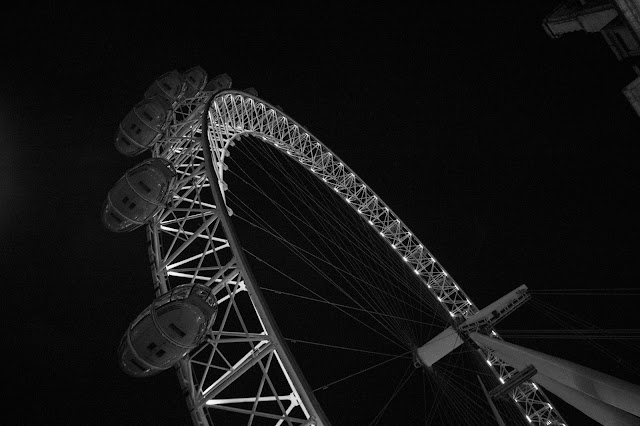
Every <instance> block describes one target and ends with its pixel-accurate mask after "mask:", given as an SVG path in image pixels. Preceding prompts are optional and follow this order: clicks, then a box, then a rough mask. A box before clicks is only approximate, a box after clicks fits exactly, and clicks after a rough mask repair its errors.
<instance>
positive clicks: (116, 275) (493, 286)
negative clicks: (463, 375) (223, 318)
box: [0, 1, 640, 424]
mask: <svg viewBox="0 0 640 426" xmlns="http://www.w3.org/2000/svg"><path fill="white" fill-rule="evenodd" d="M554 4H555V1H546V2H533V3H527V4H526V5H518V6H517V7H516V6H514V5H513V4H511V3H507V2H477V3H475V2H473V3H472V4H471V5H466V6H465V7H464V8H463V7H462V6H461V5H459V4H450V5H447V4H438V5H437V6H433V9H432V10H429V11H428V12H418V11H417V10H414V9H407V8H403V7H399V5H398V7H388V8H383V9H377V10H376V8H375V7H371V5H368V7H367V8H366V10H365V9H361V8H353V9H350V8H346V7H343V8H335V9H332V10H328V9H326V8H324V7H319V8H316V9H313V8H307V7H306V6H305V8H304V9H303V8H302V7H300V8H297V9H294V10H290V9H288V8H286V7H285V6H283V5H275V4H273V5H270V6H269V7H264V8H263V9H260V10H256V9H253V8H251V7H250V6H249V5H248V4H247V5H244V6H243V7H242V8H238V9H236V10H225V9H223V8H221V7H219V6H218V5H215V4H208V5H206V6H203V5H191V4H180V3H177V4H172V5H170V6H165V7H163V6H156V5H154V4H147V5H146V7H145V8H144V10H142V9H140V8H136V9H135V10H133V9H130V8H128V7H126V6H119V7H117V8H116V7H111V6H105V7H104V8H103V9H101V10H98V9H95V10H94V11H91V12H89V11H85V10H78V9H75V8H72V7H70V6H60V5H59V6H46V7H34V8H31V9H28V10H21V9H12V10H10V11H9V13H8V14H7V15H5V18H6V20H7V21H8V22H7V23H6V24H7V25H6V26H5V28H4V30H3V32H4V35H3V39H2V42H1V43H2V45H3V46H4V49H3V50H4V52H3V53H4V61H3V65H2V67H3V71H2V73H3V75H4V77H3V78H2V83H1V85H0V146H1V148H2V152H1V153H0V220H1V227H0V242H1V245H0V247H1V250H2V253H0V254H1V255H2V257H1V258H2V265H3V267H2V269H1V271H0V277H1V279H2V282H3V283H4V286H5V288H6V289H8V292H7V294H6V297H4V298H3V306H4V308H3V311H4V313H5V314H8V315H7V321H6V322H5V327H6V328H5V332H8V333H7V334H5V335H8V337H9V338H8V339H6V340H5V345H6V346H5V352H6V353H7V354H8V355H9V359H10V361H8V362H7V361H5V369H6V370H7V371H8V372H9V375H8V377H9V379H8V382H9V392H10V394H11V395H12V396H13V397H15V398H16V399H17V401H18V406H16V407H15V408H14V409H13V410H9V411H5V412H4V414H3V417H4V416H7V415H8V416H9V419H10V420H12V421H11V422H9V423H12V422H16V423H25V424H33V423H38V422H43V423H50V424H54V423H64V424H102V423H111V424H134V423H137V424H180V423H182V422H184V421H185V420H187V417H186V407H185V405H184V402H183V399H182V397H181V396H180V394H179V389H178V385H177V383H176V380H175V378H174V377H172V376H171V374H170V373H167V374H165V375H160V376H157V377H154V378H151V379H149V380H145V381H136V380H132V379H129V378H128V377H126V376H124V375H123V374H122V373H121V372H120V371H119V370H118V368H117V359H116V355H115V350H116V347H117V344H118V341H119V338H120V336H121V333H122V332H123V331H124V330H125V328H126V326H127V324H128V323H129V321H130V320H131V319H132V318H133V317H134V316H135V315H136V314H137V312H139V311H140V310H141V309H142V308H144V307H145V306H146V305H147V304H148V303H149V302H150V298H151V284H150V279H149V278H150V275H149V271H148V269H147V263H146V256H147V255H146V243H145V238H144V236H143V235H142V234H143V233H142V231H139V232H136V233H134V234H128V235H114V234H110V233H108V232H107V231H106V230H104V229H103V228H102V227H101V224H100V221H99V211H100V206H101V203H102V202H103V199H104V197H105V196H106V193H107V191H108V190H109V188H110V187H111V186H112V184H113V183H115V181H116V180H117V179H118V178H119V177H120V176H121V175H122V174H123V173H124V171H125V170H126V169H127V168H129V167H131V166H133V165H134V164H135V163H136V162H137V161H138V160H136V159H133V160H132V159H126V158H123V157H122V156H120V155H119V154H118V153H117V152H116V151H115V149H114V148H113V144H112V138H113V134H114V132H115V130H116V127H117V125H118V123H119V121H120V120H121V119H122V117H124V115H125V114H126V113H127V111H128V110H129V108H130V107H131V106H132V105H133V104H134V103H135V102H137V101H138V100H139V98H140V97H141V95H142V93H143V91H144V90H145V88H146V87H147V86H148V85H149V84H150V83H151V82H152V81H153V80H154V79H155V78H156V77H157V76H158V75H160V74H162V73H164V72H166V71H169V70H171V69H179V70H181V71H183V70H185V69H187V68H189V67H191V66H194V65H201V66H202V67H203V68H205V69H206V70H207V71H208V72H209V74H210V75H215V74H218V73H222V72H226V73H228V74H229V75H231V77H232V78H233V80H234V87H236V88H240V89H242V88H246V87H249V86H254V87H256V88H257V89H258V91H259V94H260V96H261V97H262V98H264V99H266V100H268V101H270V102H271V103H273V104H279V105H282V106H283V108H284V109H285V111H286V113H287V114H289V115H290V116H291V117H293V118H294V119H295V120H297V121H298V122H300V123H301V124H302V125H304V126H305V127H306V128H307V129H309V130H310V131H311V132H312V133H313V134H314V135H315V136H317V137H318V138H319V139H320V140H322V141H323V142H325V143H326V144H327V145H328V146H329V147H330V148H331V149H332V150H333V151H334V152H335V153H336V154H337V155H339V156H340V157H341V158H342V159H343V160H344V161H345V162H346V163H347V164H348V165H349V166H350V167H351V168H352V169H353V170H354V171H355V172H356V173H358V175H359V176H360V177H362V178H363V180H364V181H365V182H367V183H368V184H369V185H370V186H371V187H372V188H373V189H374V190H375V191H376V192H377V193H378V194H379V195H380V196H381V197H382V198H383V199H384V200H385V202H386V203H387V204H388V205H389V206H390V207H391V208H392V209H393V210H394V211H395V212H396V213H397V214H398V215H399V217H401V218H402V219H403V221H404V222H405V223H407V224H408V225H409V226H410V228H411V229H412V230H413V231H414V232H415V233H416V235H418V236H419V237H420V239H421V240H422V241H423V242H424V243H425V244H427V246H428V247H429V249H430V250H431V251H432V252H433V253H434V254H436V256H437V257H438V260H439V261H440V262H441V263H442V264H443V265H444V266H445V267H446V268H447V270H448V271H449V272H450V273H451V274H452V275H453V276H454V277H455V278H456V281H457V282H458V283H460V284H461V285H462V286H463V288H464V289H465V291H466V292H467V293H468V294H469V295H470V296H471V297H472V298H473V299H474V301H475V302H476V303H477V304H478V305H480V306H483V305H485V304H487V303H489V302H491V301H492V300H494V299H496V298H498V297H499V296H501V295H502V294H504V293H505V292H506V291H509V290H511V289H512V288H514V287H516V286H517V285H519V284H521V283H526V284H527V285H528V286H529V287H530V288H532V289H549V288H613V287H615V288H617V287H636V286H637V284H636V283H637V275H638V274H637V258H638V251H637V245H636V240H637V237H638V225H637V221H636V219H634V218H635V217H636V210H635V208H634V206H635V202H636V198H637V180H636V177H635V174H634V172H635V165H636V162H637V147H636V135H637V131H638V128H639V124H640V118H639V117H638V116H637V115H636V114H635V112H634V111H633V109H632V108H631V106H630V105H629V104H628V103H627V101H626V99H625V98H624V96H623V95H622V94H621V89H622V88H623V87H624V86H625V85H626V84H628V83H629V82H630V81H631V80H632V79H633V78H634V73H633V71H632V70H631V69H630V68H629V67H626V66H624V65H623V64H620V63H618V62H617V61H616V59H615V57H614V56H613V53H612V52H611V51H610V50H609V49H608V47H607V46H606V44H605V42H604V40H603V39H602V38H601V36H599V35H597V34H595V35H587V34H584V33H576V34H569V35H566V36H564V37H562V38H560V39H558V40H552V39H550V38H549V37H548V36H547V35H546V34H545V33H544V31H543V29H542V27H541V20H542V19H543V17H544V15H545V14H547V13H548V12H549V11H551V10H552V8H553V6H554ZM557 302H558V304H559V305H561V306H563V308H564V309H567V310H572V311H574V312H578V313H580V314H581V315H583V316H585V317H586V318H588V319H589V320H591V321H593V322H595V323H597V324H598V325H601V326H603V327H611V328H634V327H635V326H637V315H636V313H635V312H636V307H635V303H633V301H630V300H629V299H628V298H622V297H608V298H600V299H599V298H595V297H564V298H563V299H562V300H560V299H559V300H558V301H557ZM523 321H525V320H523ZM532 321H533V320H532ZM530 327H532V328H536V325H535V324H531V325H530ZM553 345H555V346H557V347H558V349H559V351H560V352H562V351H563V349H562V344H560V343H558V342H554V343H553ZM564 352H567V353H569V355H571V352H572V351H571V346H570V345H567V344H565V348H564ZM573 355H575V358H574V360H575V361H579V362H583V361H585V359H586V358H588V356H587V355H586V354H585V353H584V352H578V353H573ZM5 359H6V358H5ZM630 361H633V360H630ZM631 380H632V381H634V380H635V382H636V383H637V377H636V378H635V379H633V378H631ZM16 385H17V386H16ZM14 418H15V419H22V420H20V421H18V420H13V419H14ZM567 420H569V421H570V420H571V418H570V417H569V416H567ZM334 422H335V423H336V424H340V422H339V420H334ZM3 423H4V422H3Z"/></svg>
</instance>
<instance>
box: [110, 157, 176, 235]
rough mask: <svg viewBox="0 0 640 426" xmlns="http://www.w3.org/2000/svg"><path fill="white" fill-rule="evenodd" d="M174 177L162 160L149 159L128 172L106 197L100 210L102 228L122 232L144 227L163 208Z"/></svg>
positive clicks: (173, 172)
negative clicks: (103, 226)
mask: <svg viewBox="0 0 640 426" xmlns="http://www.w3.org/2000/svg"><path fill="white" fill-rule="evenodd" d="M175 175H176V171H175V169H174V167H173V165H172V164H171V163H170V162H169V161H167V160H165V159H164V158H151V159H149V160H145V161H143V162H142V163H140V164H138V165H137V166H135V167H133V168H132V169H130V170H128V171H127V173H125V175H124V176H123V177H122V178H120V180H118V182H116V184H115V185H114V186H113V188H111V190H110V191H109V194H107V200H106V201H105V203H104V206H103V208H102V222H103V223H104V225H105V227H106V228H107V229H109V230H110V231H114V232H125V231H131V230H133V229H136V228H137V227H139V226H141V225H144V224H145V223H146V222H148V221H149V220H150V219H151V218H152V217H153V216H154V215H155V214H156V213H157V212H158V211H159V210H160V209H161V208H163V207H164V205H165V203H166V201H167V198H168V197H169V189H170V186H171V183H172V179H173V178H174V176H175Z"/></svg>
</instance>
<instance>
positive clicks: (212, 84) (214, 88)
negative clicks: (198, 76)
mask: <svg viewBox="0 0 640 426" xmlns="http://www.w3.org/2000/svg"><path fill="white" fill-rule="evenodd" d="M231 84H232V81H231V77H229V76H228V75H227V74H220V75H217V76H215V77H213V78H212V79H211V80H209V82H208V83H207V84H206V86H204V90H205V91H207V92H219V91H221V90H225V89H230V88H231Z"/></svg>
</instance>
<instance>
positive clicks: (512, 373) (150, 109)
mask: <svg viewBox="0 0 640 426" xmlns="http://www.w3.org/2000/svg"><path fill="white" fill-rule="evenodd" d="M116 148H117V149H118V150H119V151H120V152H121V153H123V154H124V155H127V156H133V155H137V154H140V153H143V152H150V153H151V159H149V160H146V161H144V162H142V163H141V164H140V165H138V166H136V167H134V168H133V169H131V170H129V171H128V172H127V173H126V174H125V176H124V177H123V178H122V179H121V180H119V181H118V183H117V184H116V185H115V186H114V188H113V189H112V190H111V191H110V192H109V196H108V198H107V201H106V202H105V205H104V208H103V221H104V223H105V225H106V226H107V227H108V228H109V229H111V230H113V231H116V232H122V231H128V230H133V229H136V228H141V227H144V229H145V230H146V236H147V241H148V255H149V256H148V262H149V264H150V267H151V271H152V276H153V285H152V286H150V288H153V290H154V292H155V297H156V300H155V301H154V302H153V303H152V304H151V305H150V306H149V308H147V309H146V310H145V311H143V312H142V313H141V314H140V315H139V316H138V317H137V318H136V319H135V320H134V321H132V323H131V325H130V327H129V329H128V330H127V332H126V333H125V336H124V337H123V341H122V343H121V347H120V351H119V353H120V357H121V365H122V367H123V370H125V371H126V372H127V373H129V374H130V375H146V374H153V373H156V372H159V371H162V370H166V369H169V368H173V369H175V371H176V373H177V376H178V380H179V382H180V385H181V387H182V389H183V391H184V394H185V398H186V401H187V405H188V409H189V411H190V413H191V417H192V420H193V422H194V424H203V425H205V424H291V425H294V424H308V425H311V424H318V425H320V424H329V422H330V421H332V422H334V423H335V424H342V423H349V424H389V423H393V424H417V423H423V424H424V423H425V422H426V423H427V424H492V422H495V417H496V411H497V412H499V414H500V416H501V417H504V418H505V419H508V424H528V423H533V424H541V425H542V424H544V425H547V424H549V425H550V424H555V425H562V424H566V421H565V419H564V417H563V416H562V414H560V412H559V410H558V409H557V407H555V406H554V404H553V403H552V401H551V400H550V399H549V398H548V396H547V395H546V394H545V392H544V391H543V389H541V387H540V386H538V385H537V384H536V383H535V381H534V380H530V379H531V376H529V377H526V378H522V377H519V379H521V380H519V381H518V383H514V382H513V380H512V379H514V378H516V377H518V375H519V373H521V372H522V371H524V370H522V369H518V368H516V367H514V366H513V365H511V364H510V363H508V362H506V361H505V360H503V359H502V358H501V357H500V356H497V355H496V353H495V351H494V350H493V349H492V348H490V347H488V346H482V345H479V344H478V343H477V342H476V341H475V340H474V339H472V338H469V335H470V334H472V333H481V334H482V335H484V336H490V338H494V339H496V340H500V339H499V333H498V332H497V331H496V330H495V329H494V327H493V326H494V325H495V323H496V322H497V320H498V319H499V318H500V319H501V318H502V317H506V315H507V314H510V313H511V310H512V309H514V308H515V307H516V305H519V304H520V303H524V301H526V299H527V298H528V297H527V295H526V288H524V289H523V288H521V287H519V288H518V289H516V290H514V292H513V295H512V297H511V298H510V299H508V301H507V302H505V303H503V304H502V305H497V307H495V309H494V308H492V309H491V314H492V315H493V316H487V315H485V314H484V313H483V312H484V311H483V308H484V307H482V306H481V307H478V306H476V305H475V303H474V302H473V300H472V298H471V297H470V296H469V295H467V293H466V292H465V291H464V290H463V288H462V285H460V284H459V283H457V282H456V281H455V280H454V278H453V277H452V276H451V275H450V274H449V273H448V272H447V270H446V269H445V268H444V266H443V265H441V264H440V263H439V262H438V260H437V258H436V256H434V254H432V253H431V252H430V251H429V250H428V248H427V247H426V246H425V245H424V244H423V243H422V242H421V241H420V240H419V239H418V236H416V235H415V234H414V233H413V232H412V231H411V229H410V228H409V225H408V224H405V222H403V221H402V220H401V219H400V218H399V217H398V216H397V215H396V214H395V213H394V212H393V210H392V208H391V207H390V206H388V205H387V204H385V203H384V201H383V200H382V199H381V198H380V197H379V196H378V195H377V194H376V193H375V192H374V190H373V189H372V188H371V187H370V186H368V185H367V184H366V183H365V182H364V181H363V180H362V179H361V178H359V177H358V175H357V174H356V172H355V171H353V170H352V169H350V168H349V166H348V165H347V164H345V163H344V162H343V161H342V160H341V159H340V158H339V157H338V156H337V155H336V154H335V153H333V152H332V151H331V150H330V149H329V148H328V147H327V146H326V145H325V144H324V143H323V142H321V141H320V140H318V139H317V138H316V137H315V136H314V135H313V134H312V133H311V132H309V131H308V130H307V129H305V128H304V127H303V126H302V125H301V124H299V123H297V122H296V121H295V120H294V118H292V117H289V116H288V115H287V114H286V112H283V110H282V108H280V107H277V106H274V105H271V104H270V103H269V102H268V101H266V100H264V99H261V98H260V97H259V96H258V95H257V93H256V92H255V91H254V90H236V89H232V88H231V79H230V77H228V76H226V75H219V76H217V77H214V78H209V79H208V78H207V73H206V72H205V71H204V70H203V69H201V68H199V67H195V68H192V69H190V70H187V71H186V72H185V73H183V74H180V73H178V72H171V73H168V74H165V75H163V76H161V77H159V78H158V80H157V81H156V82H154V83H153V84H152V85H151V86H150V88H149V90H147V92H145V95H144V97H143V99H142V101H141V102H140V103H139V104H137V105H136V106H135V107H134V108H133V109H132V110H131V112H130V113H129V114H128V115H127V116H126V117H125V118H124V120H123V122H122V124H121V125H120V128H119V129H118V133H117V135H116ZM294 264H295V265H296V266H295V267H293V268H291V267H290V266H291V265H294ZM472 318H475V319H474V320H473V321H471V319H472ZM478 318H480V319H478ZM191 330H195V331H193V332H192V331H191ZM327 336H329V337H327ZM452 336H453V337H452ZM452 339H453V340H452ZM428 342H436V343H435V346H438V345H439V343H438V342H445V343H446V345H448V347H446V348H442V347H441V346H442V345H440V346H438V347H435V349H434V346H433V345H432V346H429V348H428V350H427V349H423V348H425V347H426V346H425V345H427V343H428ZM311 352H313V353H314V354H315V356H308V357H307V356H306V355H305V354H309V353H311ZM345 353H347V354H348V355H344V354H345ZM436 353H437V354H436ZM318 354H321V355H320V356H318ZM337 354H340V355H337ZM311 359H313V360H314V362H313V363H312V362H311V361H308V360H311ZM519 370H520V371H519ZM162 374H169V373H162ZM348 381H352V382H353V381H357V382H359V386H360V388H361V391H359V392H355V393H354V392H353V391H349V392H346V393H345V391H344V389H343V388H341V386H342V384H343V383H345V382H348ZM508 383H511V384H512V386H511V387H510V388H508V389H506V390H505V391H504V393H505V394H507V395H508V396H507V397H503V398H496V399H495V401H492V403H488V401H487V399H486V398H485V396H486V395H487V394H488V393H487V392H485V388H489V389H498V388H500V387H501V386H502V385H505V384H508ZM407 400H412V401H411V402H409V403H407ZM334 404H338V405H340V404H348V405H350V406H353V408H354V410H353V413H354V414H353V416H354V417H353V418H350V419H345V418H341V419H335V418H332V409H331V407H332V406H333V405H334ZM394 405H396V406H402V407H405V408H402V409H396V410H393V408H394ZM359 406H360V407H365V406H366V407H368V408H367V409H362V410H359V409H358V407H359ZM371 406H375V407H376V409H375V410H371ZM407 406H411V407H414V408H413V409H410V410H407V409H406V407H407ZM492 407H493V409H492Z"/></svg>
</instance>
